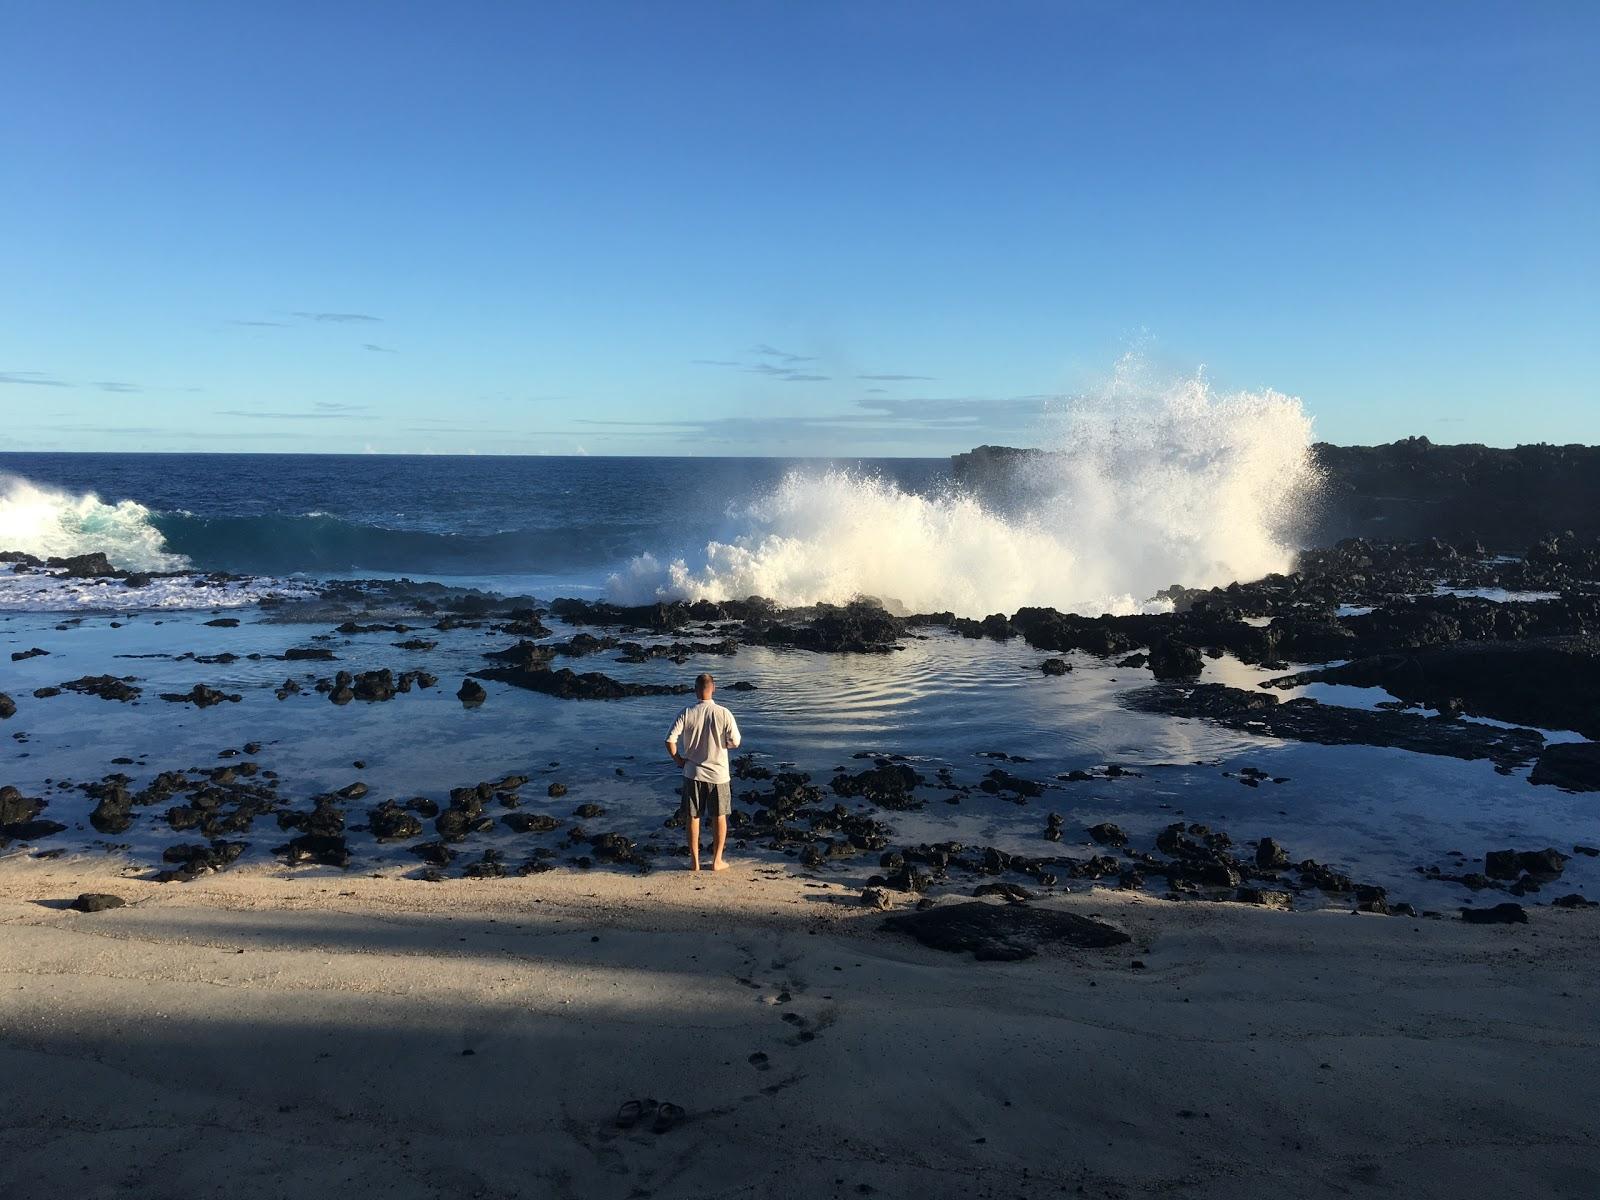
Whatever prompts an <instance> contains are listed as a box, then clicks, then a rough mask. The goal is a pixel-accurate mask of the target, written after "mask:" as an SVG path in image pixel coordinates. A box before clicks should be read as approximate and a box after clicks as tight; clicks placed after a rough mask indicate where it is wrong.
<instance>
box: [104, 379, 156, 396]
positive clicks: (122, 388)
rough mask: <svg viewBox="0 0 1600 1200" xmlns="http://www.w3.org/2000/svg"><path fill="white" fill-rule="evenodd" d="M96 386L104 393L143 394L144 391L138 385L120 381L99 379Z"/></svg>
mask: <svg viewBox="0 0 1600 1200" xmlns="http://www.w3.org/2000/svg"><path fill="white" fill-rule="evenodd" d="M94 386H95V387H97V388H99V389H100V390H101V391H102V392H119V393H121V392H142V391H144V389H143V388H142V387H140V386H139V385H138V384H137V383H123V382H122V381H121V380H119V379H97V380H95V381H94Z"/></svg>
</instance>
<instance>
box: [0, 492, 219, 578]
mask: <svg viewBox="0 0 1600 1200" xmlns="http://www.w3.org/2000/svg"><path fill="white" fill-rule="evenodd" d="M0 550H19V551H21V552H22V553H24V554H32V555H35V556H36V557H38V558H51V557H62V558H67V557H71V556H72V555H74V554H88V553H92V552H93V551H96V550H103V551H105V553H106V557H107V558H109V559H110V560H111V563H112V565H113V566H117V567H120V568H122V569H123V570H125V571H182V570H184V569H186V568H187V567H188V565H189V561H188V559H186V558H184V557H183V556H182V555H179V554H171V553H169V552H168V551H167V549H166V543H165V541H164V540H163V538H162V536H161V531H160V530H158V529H157V528H156V527H155V525H154V524H153V523H152V522H151V519H150V510H149V509H148V508H146V507H145V506H144V505H142V504H139V503H137V502H135V501H133V500H122V501H119V502H118V503H116V504H106V503H105V502H104V501H102V500H101V499H100V497H98V496H96V495H95V494H94V493H93V492H88V493H85V494H84V495H82V496H74V495H71V494H69V493H67V492H62V491H57V490H56V489H54V488H48V487H41V486H40V485H39V484H36V483H32V482H30V481H28V480H26V479H23V478H21V477H20V476H16V475H0Z"/></svg>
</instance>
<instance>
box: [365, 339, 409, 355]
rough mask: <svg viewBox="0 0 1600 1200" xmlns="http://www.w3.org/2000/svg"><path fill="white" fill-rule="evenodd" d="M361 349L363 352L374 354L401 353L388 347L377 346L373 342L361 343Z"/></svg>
mask: <svg viewBox="0 0 1600 1200" xmlns="http://www.w3.org/2000/svg"><path fill="white" fill-rule="evenodd" d="M361 348H362V349H363V350H371V351H372V352H373V353H374V354H399V353H400V351H398V350H392V349H390V348H389V347H388V346H379V345H377V344H376V343H373V342H362V343H361Z"/></svg>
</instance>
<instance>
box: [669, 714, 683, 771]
mask: <svg viewBox="0 0 1600 1200" xmlns="http://www.w3.org/2000/svg"><path fill="white" fill-rule="evenodd" d="M682 732H683V713H679V714H678V719H677V720H676V721H674V722H673V723H672V732H671V733H669V734H667V754H668V755H669V756H670V757H671V758H672V761H673V762H675V763H677V764H678V766H680V767H681V766H683V757H682V755H680V754H679V753H678V735H679V734H681V733H682Z"/></svg>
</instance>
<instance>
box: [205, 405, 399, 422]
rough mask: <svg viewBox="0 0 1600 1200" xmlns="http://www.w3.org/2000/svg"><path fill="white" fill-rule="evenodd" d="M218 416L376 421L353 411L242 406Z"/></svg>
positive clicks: (220, 411)
mask: <svg viewBox="0 0 1600 1200" xmlns="http://www.w3.org/2000/svg"><path fill="white" fill-rule="evenodd" d="M214 415H216V416H219V417H245V418H247V419H249V420H252V421H376V420H377V419H378V418H377V417H372V416H364V415H362V414H361V413H359V412H355V411H343V410H339V409H337V408H336V409H335V410H334V411H331V412H330V411H327V410H321V409H312V410H310V411H307V412H252V411H250V410H248V409H242V408H225V409H219V410H218V411H217V412H216V413H215V414H214Z"/></svg>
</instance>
